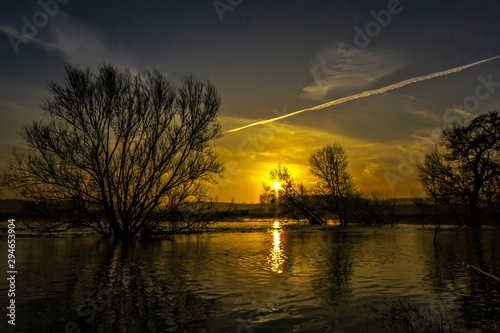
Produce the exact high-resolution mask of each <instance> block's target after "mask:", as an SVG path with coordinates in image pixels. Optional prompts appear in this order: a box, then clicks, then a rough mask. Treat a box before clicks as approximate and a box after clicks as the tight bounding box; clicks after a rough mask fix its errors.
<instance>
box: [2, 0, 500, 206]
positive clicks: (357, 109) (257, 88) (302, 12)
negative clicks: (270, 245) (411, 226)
mask: <svg viewBox="0 0 500 333" xmlns="http://www.w3.org/2000/svg"><path fill="white" fill-rule="evenodd" d="M54 1H55V0H53V1H50V0H49V1H43V0H42V2H43V3H47V4H49V3H52V4H53V3H54ZM60 1H61V3H65V4H58V7H59V11H58V12H57V13H55V14H54V15H53V17H50V15H46V14H44V12H43V11H44V9H43V7H44V6H43V5H41V4H40V3H39V2H38V1H4V2H3V3H2V4H0V32H2V34H1V39H0V54H1V62H0V85H1V87H2V89H1V90H0V115H1V117H2V120H3V121H2V122H1V123H0V130H1V134H0V143H1V145H0V158H1V160H2V161H5V160H6V159H7V158H8V154H9V153H10V152H11V151H12V149H13V147H15V146H18V145H19V144H20V143H22V141H21V138H20V136H19V135H18V134H17V132H19V130H20V128H21V126H22V124H24V123H26V122H28V121H31V120H33V119H38V118H40V117H42V112H41V110H40V109H39V108H38V105H39V104H40V102H41V101H42V99H43V98H45V97H47V93H46V85H47V82H48V81H50V80H52V79H55V80H60V79H61V78H62V74H63V69H64V65H66V64H68V63H69V64H73V65H79V66H82V67H86V66H91V67H93V68H96V67H97V66H98V65H99V64H100V63H102V62H103V61H106V62H109V63H111V64H114V65H116V66H119V67H121V68H130V69H132V70H134V71H138V72H142V71H144V70H145V68H147V67H151V68H154V67H156V66H159V68H160V70H161V71H163V72H165V73H168V75H169V78H170V79H172V80H173V81H177V80H179V79H180V78H181V77H182V76H184V75H186V74H195V75H197V76H200V77H207V78H209V79H210V80H211V81H213V82H214V83H215V85H216V86H217V87H218V88H219V92H220V94H221V96H222V100H223V105H222V109H221V123H222V125H223V128H224V130H228V129H231V128H234V127H238V126H243V125H245V124H247V123H251V122H253V121H258V120H261V119H267V118H272V117H275V116H276V114H275V112H273V111H272V110H273V109H274V108H277V109H279V110H281V111H282V110H283V109H286V110H287V112H292V111H294V110H297V109H301V108H306V107H311V106H314V105H316V104H320V103H323V102H326V101H329V100H332V99H336V98H340V97H344V96H348V95H351V94H355V93H359V92H361V91H364V90H368V89H376V88H380V87H383V86H385V85H389V84H392V83H395V82H398V81H401V80H405V79H408V78H411V77H415V76H420V75H425V74H429V73H433V72H437V71H442V70H446V69H450V68H454V67H457V66H461V65H465V64H469V63H472V62H476V61H479V60H482V59H486V58H491V57H494V56H497V55H499V54H500V43H498V35H499V28H500V23H499V22H500V20H499V19H498V14H499V13H500V4H499V3H498V1H475V2H472V1H439V2H438V1H420V0H413V1H410V0H401V1H400V2H399V4H398V2H397V1H394V0H391V1H359V2H347V1H346V2H343V1H293V2H292V1H272V2H270V1H259V0H252V1H250V0H242V1H240V0H220V1H218V2H214V1H186V2H181V1H141V2H139V1H136V2H132V1H128V2H125V1H88V0H87V1H81V0H71V1H68V0H64V1H63V0H60ZM231 3H232V4H233V5H230V4H231ZM214 4H216V5H217V6H218V8H219V13H218V12H217V10H216V8H215V6H214ZM224 6H226V7H225V8H226V9H228V8H230V10H227V11H225V12H224V13H223V14H222V16H223V20H222V21H221V19H220V17H221V16H220V11H221V10H222V8H224ZM391 6H393V7H391ZM388 7H391V8H393V10H394V11H395V12H397V13H396V14H394V13H393V14H391V18H390V22H389V23H388V24H385V25H386V26H385V27H384V26H382V25H381V24H380V23H375V22H376V21H375V18H374V17H373V15H372V12H375V13H380V11H387V10H388ZM50 8H52V9H53V6H52V7H50ZM44 15H45V18H48V19H47V20H46V21H47V22H44V21H43V19H44ZM34 16H35V17H34ZM382 16H383V15H382ZM23 18H25V20H28V21H29V22H30V23H34V22H33V21H34V20H35V21H36V20H37V19H38V20H39V21H38V23H39V26H40V27H38V28H37V29H38V31H37V33H36V34H34V37H32V38H31V39H30V40H27V43H21V44H19V45H18V52H17V53H16V52H15V50H14V48H13V46H12V43H11V41H10V40H9V37H8V36H11V37H10V38H11V39H12V36H18V35H16V34H18V33H19V31H21V30H22V28H23V26H24V25H25V21H23ZM40 20H41V21H40ZM370 22H373V23H370ZM35 23H36V22H35ZM367 24H368V26H369V28H372V29H377V24H378V30H372V31H371V34H372V37H369V36H368V38H369V39H368V40H367V39H366V38H365V39H364V40H363V39H362V38H361V39H362V42H363V43H364V45H362V47H358V48H357V50H356V52H355V56H354V57H351V58H346V56H345V55H346V53H345V52H344V53H343V52H342V51H341V50H342V47H344V50H345V45H347V44H349V45H351V46H356V35H357V34H358V33H357V32H356V30H355V28H359V29H360V30H361V31H363V32H366V27H367ZM358 37H359V36H358ZM359 41H360V40H358V42H359ZM358 46H359V43H358ZM339 47H340V49H339ZM499 69H500V67H499V60H494V61H491V62H489V63H486V64H483V65H480V66H477V67H474V68H471V69H468V70H465V71H463V72H460V73H456V74H452V75H449V76H446V77H442V78H436V79H432V80H429V81H426V82H421V83H418V84H414V85H410V86H407V87H404V88H401V89H398V90H394V91H391V92H388V93H385V94H382V95H380V96H374V97H370V98H367V99H364V100H360V101H354V102H349V103H346V104H343V105H339V106H337V107H334V108H328V109H325V110H321V111H317V112H310V113H304V114H301V115H299V116H296V117H294V118H293V119H289V121H288V123H287V125H286V126H287V127H286V128H285V129H284V130H282V131H281V132H279V133H276V135H274V136H273V138H272V139H269V140H267V141H266V140H261V141H266V142H261V143H260V144H258V146H257V147H254V148H255V151H256V152H257V155H256V156H255V157H254V158H253V159H251V160H249V157H248V156H247V155H248V154H247V153H248V151H246V152H245V151H244V150H242V149H241V147H240V146H241V145H242V143H244V142H246V141H248V140H250V141H252V140H251V138H252V136H255V137H258V135H259V129H258V128H253V129H252V130H246V131H241V132H236V133H234V134H227V135H225V137H224V138H223V139H221V140H220V141H219V142H218V144H219V146H220V149H221V156H222V157H223V158H224V159H226V160H231V161H236V163H238V164H240V165H241V166H242V170H243V171H241V172H239V173H238V174H237V175H236V174H235V175H233V176H232V177H229V178H230V179H229V183H228V185H227V187H225V188H221V191H220V192H221V195H222V197H223V198H224V199H228V198H230V197H233V196H234V197H235V199H237V201H256V200H257V197H255V196H256V195H257V194H258V191H259V188H260V181H264V180H265V178H266V174H267V171H268V170H267V169H268V168H269V167H270V166H272V165H273V164H276V163H278V162H286V163H289V164H290V165H292V166H295V170H296V171H297V174H298V175H299V176H298V178H300V177H301V176H300V175H301V174H302V175H303V179H304V181H307V179H306V178H307V177H306V176H305V171H306V169H307V168H306V166H305V165H306V162H307V161H306V159H305V156H307V154H308V152H309V151H310V150H311V149H314V148H317V146H320V145H322V144H327V143H330V142H331V141H332V140H336V141H341V143H343V144H344V145H345V146H346V150H347V152H348V154H349V155H350V156H351V160H352V162H351V167H352V168H353V173H354V174H355V178H357V180H358V182H359V183H360V186H361V187H363V188H364V189H366V190H374V189H377V190H388V187H387V184H386V183H387V182H386V177H385V176H384V174H385V173H386V172H387V170H392V171H391V172H396V173H397V169H398V165H399V164H398V163H400V162H398V161H399V160H400V156H406V157H407V156H408V153H409V152H411V151H412V150H414V149H415V148H414V140H415V138H416V137H423V136H425V135H428V134H429V133H430V132H431V131H432V130H433V129H435V128H440V127H442V126H444V125H446V123H445V122H444V121H443V115H444V114H445V113H446V112H447V111H449V110H450V109H453V106H454V105H455V104H460V103H463V101H464V100H465V99H466V98H467V96H469V95H471V94H472V95H474V91H475V88H476V86H477V85H478V84H479V81H478V77H479V76H482V77H484V78H488V75H491V77H492V80H493V81H500V70H499ZM497 89H498V90H500V88H497ZM499 100H500V92H497V91H493V92H491V94H490V96H489V97H488V98H487V99H485V100H481V101H480V105H479V106H478V107H477V109H475V110H473V112H468V111H467V110H466V112H468V113H469V114H470V115H473V114H479V113H483V112H486V111H488V110H491V109H498V108H499ZM304 138H307V140H306V139H304ZM261 139H262V138H261ZM308 140H309V141H308ZM306 141H307V142H306ZM254 146H255V144H254ZM238 147H240V148H238ZM299 147H302V148H299ZM405 154H406V155H405ZM259 177H260V178H259ZM406 178H407V179H406ZM254 184H255V185H254ZM413 186H415V182H414V177H413V175H410V176H408V177H405V181H404V182H400V183H398V184H397V188H396V194H398V195H407V194H408V193H409V189H410V188H411V187H413ZM242 187H245V188H246V189H248V188H251V190H248V191H247V192H248V193H246V194H243V195H242V194H240V192H241V188H242Z"/></svg>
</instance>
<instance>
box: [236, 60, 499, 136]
mask: <svg viewBox="0 0 500 333" xmlns="http://www.w3.org/2000/svg"><path fill="white" fill-rule="evenodd" d="M498 58H500V55H498V56H495V57H493V58H488V59H484V60H481V61H477V62H474V63H472V64H468V65H464V66H460V67H455V68H452V69H448V70H446V71H442V72H436V73H432V74H427V75H422V76H417V77H414V78H411V79H407V80H404V81H401V82H398V83H394V84H391V85H389V86H386V87H382V88H379V89H374V90H367V91H364V92H362V93H359V94H355V95H351V96H347V97H342V98H339V99H336V100H333V101H331V102H327V103H324V104H320V105H317V106H313V107H311V108H307V109H302V110H299V111H295V112H292V113H288V114H285V115H283V116H280V117H276V118H271V119H267V120H261V121H257V122H255V123H251V124H249V125H246V126H242V127H238V128H235V129H232V130H228V131H226V133H231V132H236V131H239V130H242V129H245V128H248V127H252V126H256V125H262V124H266V123H270V122H273V121H276V120H280V119H283V118H287V117H291V116H295V115H296V114H299V113H302V112H306V111H314V110H321V109H324V108H327V107H329V106H333V105H338V104H342V103H345V102H349V101H352V100H355V99H359V98H365V97H368V96H371V95H376V94H382V93H385V92H386V91H389V90H394V89H398V88H401V87H404V86H407V85H409V84H412V83H417V82H421V81H425V80H429V79H433V78H435V77H439V76H445V75H449V74H453V73H457V72H460V71H463V70H464V69H467V68H470V67H474V66H477V65H481V64H483V63H485V62H488V61H492V60H495V59H498Z"/></svg>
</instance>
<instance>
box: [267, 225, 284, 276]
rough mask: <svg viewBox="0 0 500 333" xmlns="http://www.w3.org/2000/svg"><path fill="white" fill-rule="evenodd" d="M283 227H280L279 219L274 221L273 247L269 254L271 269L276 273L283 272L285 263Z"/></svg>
mask: <svg viewBox="0 0 500 333" xmlns="http://www.w3.org/2000/svg"><path fill="white" fill-rule="evenodd" d="M282 232H283V229H282V228H281V227H280V223H279V221H275V222H274V226H273V230H272V233H273V247H272V248H271V253H270V255H269V262H270V264H271V270H272V271H273V272H274V273H276V274H281V273H283V264H284V263H285V259H286V256H285V251H284V249H283V241H282V240H281V233H282Z"/></svg>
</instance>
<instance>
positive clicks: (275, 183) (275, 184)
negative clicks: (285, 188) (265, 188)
mask: <svg viewBox="0 0 500 333" xmlns="http://www.w3.org/2000/svg"><path fill="white" fill-rule="evenodd" d="M280 187H281V185H280V183H278V182H274V183H273V188H274V189H276V190H277V189H279V188H280Z"/></svg>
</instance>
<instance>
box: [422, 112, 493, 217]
mask: <svg viewBox="0 0 500 333" xmlns="http://www.w3.org/2000/svg"><path fill="white" fill-rule="evenodd" d="M417 169H418V175H419V179H420V181H421V183H422V185H423V187H424V190H425V191H426V192H427V193H428V194H429V196H431V197H434V198H436V201H439V202H442V203H444V205H446V206H447V207H448V208H450V209H452V211H453V212H454V213H455V216H457V217H459V216H461V215H465V217H466V223H467V224H469V225H471V226H479V225H480V224H481V222H482V213H483V212H484V210H485V209H487V208H491V209H492V210H496V209H497V207H498V206H497V205H498V182H499V177H500V115H499V114H498V112H496V111H493V112H489V113H487V114H483V115H481V116H478V117H476V118H474V119H473V120H472V121H470V122H469V123H468V124H454V125H453V126H452V127H450V128H447V129H445V130H444V131H443V134H442V136H441V142H440V144H439V145H438V146H437V147H435V148H434V149H433V150H432V151H430V152H429V153H428V154H427V155H426V157H425V160H424V162H423V163H422V164H420V165H418V166H417Z"/></svg>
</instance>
